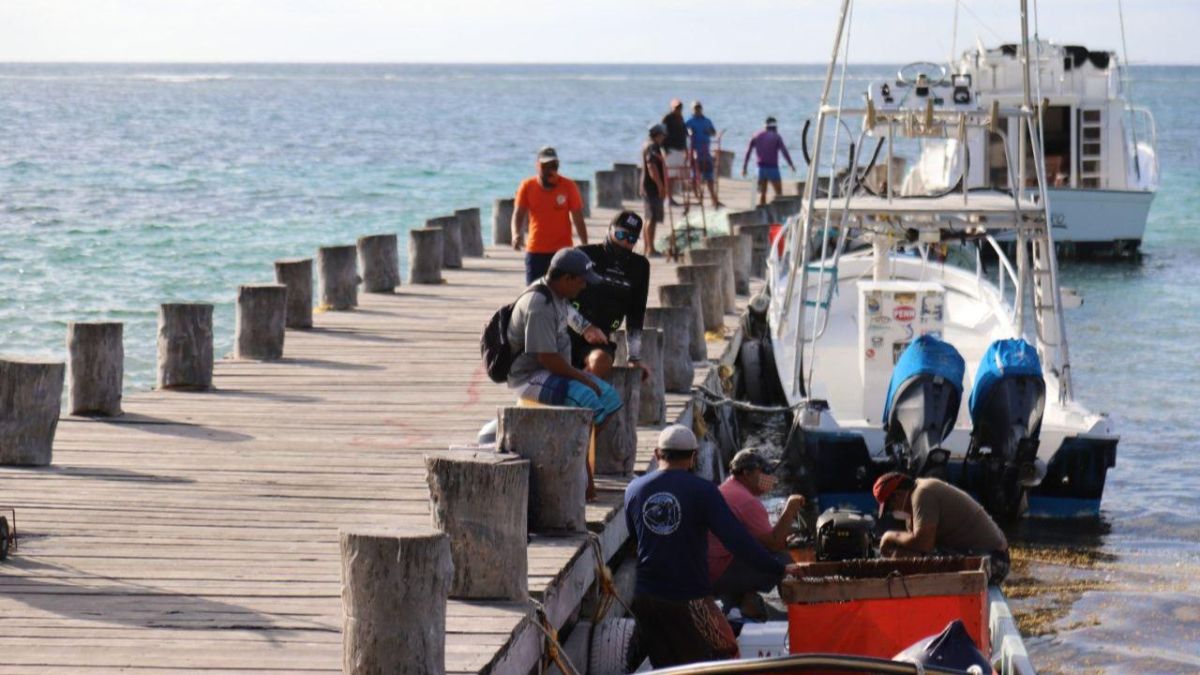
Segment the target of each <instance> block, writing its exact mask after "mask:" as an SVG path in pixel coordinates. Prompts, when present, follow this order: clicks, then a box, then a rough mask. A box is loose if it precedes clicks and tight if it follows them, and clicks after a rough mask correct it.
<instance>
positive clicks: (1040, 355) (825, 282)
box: [768, 41, 1153, 518]
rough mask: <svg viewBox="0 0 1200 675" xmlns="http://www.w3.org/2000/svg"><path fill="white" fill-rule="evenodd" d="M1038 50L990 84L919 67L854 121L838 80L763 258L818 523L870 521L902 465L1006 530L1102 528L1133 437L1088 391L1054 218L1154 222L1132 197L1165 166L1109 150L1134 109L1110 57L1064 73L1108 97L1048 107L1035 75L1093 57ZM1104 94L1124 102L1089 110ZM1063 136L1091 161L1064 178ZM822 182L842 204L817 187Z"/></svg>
mask: <svg viewBox="0 0 1200 675" xmlns="http://www.w3.org/2000/svg"><path fill="white" fill-rule="evenodd" d="M1026 44H1028V45H1030V48H1029V58H1028V59H1025V58H1023V57H1024V56H1025V54H1024V50H1023V49H1021V48H1016V51H1015V52H1014V54H1013V55H1012V56H1009V55H1006V53H1005V52H1006V51H1009V50H1006V49H1002V50H996V51H995V52H983V51H981V52H979V54H978V55H977V56H978V58H970V59H968V60H969V61H970V62H971V64H972V66H973V67H974V71H973V73H967V74H958V75H953V76H947V75H946V72H945V68H944V67H942V66H940V65H937V64H932V63H916V64H910V65H909V66H906V67H904V68H902V69H901V70H900V72H899V73H898V75H897V78H896V79H895V80H894V81H888V82H878V83H874V84H872V85H871V86H870V88H869V89H868V91H866V92H864V94H865V97H864V98H863V99H859V100H863V104H859V105H835V104H832V103H830V100H831V96H830V91H829V89H830V84H831V82H830V81H827V83H826V87H825V91H824V93H823V96H822V103H821V107H820V109H819V111H818V115H817V118H816V122H815V128H816V130H817V131H816V140H815V148H816V151H815V152H814V153H813V157H814V161H812V162H811V164H810V167H809V177H808V181H807V182H806V184H807V185H808V186H810V187H809V188H808V189H807V191H806V193H805V195H804V198H803V203H802V208H801V211H800V213H799V214H798V215H797V216H795V217H793V218H792V219H791V220H790V221H789V222H788V223H787V224H786V225H785V228H784V230H783V237H784V239H783V241H782V243H781V244H780V245H778V246H773V247H772V248H771V254H770V258H769V260H768V270H769V271H768V282H769V292H770V296H771V298H770V299H771V302H770V308H769V310H768V320H769V323H770V326H771V351H772V352H773V357H774V363H775V368H776V370H777V372H778V376H779V383H780V384H781V385H782V390H783V392H784V395H785V397H786V398H787V401H788V403H789V404H791V405H793V406H795V407H797V408H798V409H799V410H800V412H801V414H798V415H797V416H796V419H797V422H796V428H795V430H794V433H793V435H792V439H791V440H790V441H789V447H788V449H787V453H788V456H789V459H790V460H791V461H793V462H795V463H797V464H798V465H800V466H801V467H803V468H802V471H803V472H804V473H805V474H806V475H807V476H808V478H809V479H810V480H811V481H812V484H813V487H814V490H815V491H816V492H817V493H818V495H819V497H820V499H821V504H822V507H824V506H826V505H833V504H843V503H854V504H857V505H859V506H861V507H864V508H869V507H870V506H871V504H872V501H871V496H870V487H871V483H872V481H873V480H874V478H875V476H877V475H879V474H880V473H882V472H883V471H886V470H889V469H891V468H897V467H898V468H900V469H902V470H906V471H909V472H910V473H912V474H914V475H928V474H933V475H941V476H944V477H947V478H948V479H950V480H953V481H957V482H958V483H959V484H960V485H962V486H963V487H965V488H966V489H968V490H970V491H971V492H973V493H974V494H976V495H977V497H979V498H980V500H981V501H982V502H983V503H984V505H985V506H987V507H988V509H989V510H990V511H991V512H992V513H993V514H995V515H997V516H1000V517H1004V518H1013V517H1016V516H1018V515H1022V514H1025V515H1034V516H1053V517H1062V516H1094V515H1096V514H1097V513H1098V511H1099V506H1100V499H1101V495H1102V492H1103V488H1104V482H1105V478H1106V475H1107V471H1108V469H1109V468H1110V467H1112V466H1113V465H1114V463H1115V460H1116V446H1117V442H1118V438H1117V436H1116V435H1115V434H1114V433H1113V431H1112V429H1111V425H1110V423H1109V420H1108V418H1107V417H1105V416H1103V415H1099V414H1096V413H1093V412H1090V411H1088V410H1086V409H1085V408H1084V407H1083V406H1081V405H1080V404H1079V403H1078V402H1077V401H1076V400H1075V399H1074V396H1073V392H1072V385H1071V365H1070V353H1069V347H1068V340H1067V334H1066V330H1065V326H1064V315H1063V307H1064V298H1063V292H1062V291H1061V290H1060V289H1059V286H1058V271H1057V260H1056V256H1055V241H1056V240H1057V239H1058V237H1059V230H1060V229H1061V228H1060V227H1055V226H1053V225H1054V224H1055V223H1056V221H1057V220H1058V219H1059V215H1058V214H1060V212H1059V211H1056V210H1055V209H1056V208H1058V206H1057V204H1060V203H1061V204H1085V203H1092V202H1088V200H1089V199H1098V198H1105V199H1107V198H1108V197H1109V196H1113V198H1114V199H1116V198H1120V199H1127V200H1128V201H1129V202H1130V203H1140V204H1142V206H1140V207H1137V208H1134V207H1130V209H1129V211H1130V212H1137V213H1134V214H1133V215H1134V216H1136V218H1134V219H1135V220H1136V219H1137V218H1140V219H1141V220H1142V221H1144V218H1145V208H1146V207H1147V206H1148V204H1149V199H1150V197H1151V195H1152V193H1151V192H1149V191H1145V190H1141V191H1139V190H1137V189H1132V188H1135V187H1136V185H1132V186H1130V185H1127V182H1129V181H1133V182H1135V183H1136V180H1137V171H1138V169H1137V166H1135V165H1140V164H1141V162H1146V163H1147V166H1146V167H1145V168H1144V169H1143V170H1142V171H1143V175H1144V176H1148V175H1149V173H1150V172H1151V171H1152V170H1153V169H1152V166H1153V165H1152V162H1151V161H1150V160H1152V158H1153V152H1152V151H1148V152H1142V153H1140V154H1138V153H1134V154H1126V152H1127V151H1130V152H1132V151H1131V150H1130V148H1129V147H1128V146H1127V145H1126V144H1124V143H1118V142H1113V143H1112V144H1111V145H1110V144H1108V141H1107V140H1106V139H1109V140H1114V139H1112V138H1110V136H1112V135H1113V134H1118V135H1117V137H1116V138H1117V139H1119V129H1120V127H1119V126H1103V125H1104V124H1105V123H1106V120H1107V119H1109V116H1110V115H1112V114H1115V112H1116V111H1119V110H1121V109H1122V108H1121V107H1120V106H1123V104H1118V103H1116V102H1113V101H1115V99H1114V98H1113V96H1111V95H1108V94H1111V93H1112V92H1113V91H1114V90H1113V89H1112V87H1114V86H1115V84H1114V82H1115V81H1114V80H1113V79H1111V76H1110V75H1104V74H1103V73H1108V72H1109V71H1110V69H1111V58H1109V60H1108V61H1102V60H1100V59H1096V61H1092V60H1090V57H1089V58H1085V59H1084V61H1086V65H1080V66H1078V67H1076V66H1074V65H1073V66H1072V70H1071V71H1069V72H1072V73H1076V72H1078V73H1083V75H1081V77H1080V78H1079V79H1078V80H1071V81H1072V82H1078V83H1079V84H1078V86H1079V87H1081V88H1083V89H1086V88H1087V87H1089V86H1092V84H1091V83H1094V82H1100V83H1102V85H1103V88H1102V90H1101V91H1100V92H1091V94H1092V95H1091V96H1088V97H1085V96H1082V95H1078V96H1074V95H1072V96H1073V97H1068V96H1067V94H1065V93H1064V92H1066V91H1067V90H1068V89H1072V90H1073V87H1075V86H1076V85H1075V84H1070V85H1068V84H1067V83H1065V82H1063V83H1060V86H1058V87H1057V88H1054V87H1047V86H1044V85H1043V86H1042V87H1041V91H1042V94H1043V96H1042V97H1041V98H1036V97H1035V91H1036V90H1037V88H1038V87H1037V86H1036V83H1035V78H1034V76H1033V75H1032V70H1033V69H1034V68H1035V66H1036V65H1037V64H1043V65H1045V66H1046V67H1047V68H1049V64H1050V62H1052V61H1055V60H1057V66H1056V67H1057V68H1058V69H1059V71H1061V69H1062V68H1063V67H1064V65H1065V64H1064V62H1063V59H1065V58H1069V59H1072V63H1073V64H1074V59H1075V58H1076V55H1078V54H1080V53H1079V52H1073V51H1070V50H1066V51H1055V52H1054V53H1055V54H1059V55H1060V56H1059V57H1051V56H1048V55H1047V54H1046V52H1047V51H1049V49H1050V45H1046V44H1035V43H1033V42H1032V41H1030V42H1027V43H1026ZM1039 54H1041V55H1040V56H1039ZM1010 65H1011V70H1010V68H1009V66H1010ZM1025 65H1027V66H1028V68H1026V67H1024V66H1025ZM1089 71H1090V72H1089ZM833 73H834V68H833V67H832V66H831V68H830V78H831V79H832V75H833ZM1093 75H1095V78H1096V79H1093V77H1092V76H1093ZM983 81H986V87H985V86H984V83H983ZM976 85H979V87H980V88H977V86H976ZM1095 86H1100V85H1095ZM985 89H987V90H990V91H992V92H993V93H992V94H988V95H985V94H984V93H983V92H984V90H985ZM1013 89H1016V90H1017V91H1018V92H1019V93H1018V94H1012V95H1010V94H1007V93H1003V94H1002V93H1000V92H1008V91H1010V90H1013ZM1081 91H1082V89H1081ZM852 94H857V92H847V94H846V100H852V99H851V96H852ZM1100 94H1105V95H1108V98H1109V99H1112V100H1111V101H1110V103H1108V104H1106V105H1104V106H1098V107H1090V105H1089V104H1087V103H1086V101H1088V100H1093V99H1095V98H1096V97H1098V96H1099V95H1100ZM1056 97H1058V98H1056ZM1047 100H1048V105H1047ZM1039 101H1040V104H1039ZM1068 104H1069V105H1068ZM1050 120H1055V121H1050ZM1060 122H1061V123H1062V124H1059V123H1060ZM1093 122H1096V123H1098V124H1100V125H1102V126H1101V127H1100V129H1101V130H1100V132H1099V140H1098V141H1097V140H1096V139H1095V138H1094V135H1093V134H1092V133H1091V132H1089V131H1088V129H1091V128H1092V127H1088V126H1086V125H1088V124H1091V123H1093ZM1063 125H1065V127H1064V126H1063ZM1060 127H1061V128H1060ZM1047 128H1052V129H1054V130H1055V133H1050V132H1049V131H1047V130H1046V129H1047ZM1057 131H1063V132H1064V133H1066V134H1067V135H1066V136H1061V137H1060V136H1057V135H1056V133H1057ZM1063 138H1066V139H1067V142H1068V144H1069V145H1068V150H1069V149H1074V148H1078V149H1079V150H1080V152H1072V153H1069V154H1068V157H1067V162H1066V164H1063V163H1058V164H1053V163H1050V162H1047V161H1046V158H1047V157H1048V156H1050V155H1051V154H1052V153H1051V152H1047V151H1045V150H1043V149H1042V148H1043V147H1048V148H1052V149H1053V150H1054V151H1055V152H1058V151H1061V150H1062V148H1061V147H1060V146H1061V141H1062V139H1063ZM1043 139H1045V140H1044V142H1045V146H1043ZM1051 139H1054V145H1053V146H1052V145H1051ZM1149 140H1150V142H1151V143H1152V141H1153V139H1152V138H1151V139H1149ZM850 143H853V144H854V146H855V147H857V148H860V150H859V151H857V152H854V151H851V152H849V153H847V152H846V151H845V147H844V146H847V145H849V144H850ZM839 145H841V146H843V147H838V146H839ZM1093 146H1097V147H1093ZM906 153H907V154H906ZM979 157H983V158H984V161H979V160H978V159H977V158H979ZM1093 157H1096V158H1098V159H1091V158H1093ZM1135 157H1141V158H1142V159H1141V162H1135V161H1134V158H1135ZM1106 159H1111V160H1112V161H1111V162H1108V163H1106V161H1105V160H1106ZM1118 164H1119V166H1117V165H1118ZM1076 166H1078V169H1077V170H1076V169H1073V168H1071V167H1076ZM1064 167H1066V168H1065V169H1064ZM906 168H907V170H906ZM1063 170H1066V171H1068V175H1067V177H1066V178H1063V177H1062V176H1061V173H1060V172H1061V171H1063ZM822 175H824V176H829V175H833V176H837V177H838V179H837V180H836V181H835V182H836V183H837V185H836V186H835V189H833V190H830V191H825V192H824V193H822V192H821V191H820V190H819V189H818V188H815V186H817V185H818V184H819V183H821V181H820V180H819V178H820V177H821V176H822ZM825 183H826V184H828V181H827V180H826V181H825ZM1055 184H1062V185H1060V187H1059V188H1053V187H1052V186H1053V185H1055ZM1117 184H1119V185H1120V186H1122V187H1130V188H1131V189H1128V190H1124V191H1121V192H1116V191H1113V190H1112V188H1114V187H1116V186H1117ZM1076 186H1078V187H1076ZM1057 193H1065V194H1069V195H1078V200H1077V201H1075V202H1072V201H1071V200H1070V199H1068V198H1062V199H1061V201H1059V202H1056V201H1055V200H1056V199H1057V197H1055V196H1054V195H1055V194H1057ZM1089 195H1090V196H1089ZM1138 200H1141V201H1138ZM1097 203H1098V202H1097ZM1072 208H1076V207H1072ZM1079 208H1083V207H1079ZM1087 208H1093V207H1090V206H1089V207H1087ZM1095 208H1097V210H1099V211H1100V212H1104V211H1105V210H1106V209H1107V210H1109V211H1112V212H1115V213H1123V211H1121V210H1120V209H1115V208H1109V207H1100V206H1097V207H1095ZM1139 209H1140V210H1139ZM1069 213H1073V212H1069ZM1138 214H1140V215H1138ZM1122 218H1124V217H1123V216H1122ZM1073 222H1074V221H1072V223H1073ZM1080 224H1082V223H1080ZM1126 225H1128V223H1125V224H1124V225H1121V226H1122V227H1124V226H1126ZM1116 228H1117V224H1113V225H1112V226H1111V227H1110V228H1109V229H1107V230H1106V232H1109V233H1110V234H1108V235H1105V236H1108V237H1109V238H1110V239H1111V238H1113V237H1114V236H1115V235H1113V234H1111V233H1113V232H1117V231H1118V230H1117V229H1116ZM1068 229H1069V232H1070V233H1072V234H1075V235H1076V236H1082V235H1081V234H1080V233H1081V230H1077V229H1071V228H1068ZM1135 229H1137V231H1138V234H1137V237H1135V238H1134V239H1136V238H1140V225H1138V226H1137V227H1136V228H1135ZM1129 232H1132V230H1129ZM1089 236H1091V235H1089ZM1121 236H1122V237H1123V236H1124V235H1121ZM1005 241H1006V242H1011V243H1010V244H1009V245H1008V246H1007V247H1006V246H1004V245H1003V244H1002V243H1001V242H1005ZM1006 249H1007V250H1009V251H1012V253H1013V256H1012V257H1013V259H1012V260H1011V261H1010V260H1009V257H1008V256H1007V255H1006ZM984 252H987V253H994V254H995V257H996V260H997V262H993V263H991V264H990V266H991V269H988V267H989V263H988V262H987V261H988V259H989V258H990V256H985V255H982V253H984ZM1067 299H1068V301H1070V298H1069V297H1068V298H1067Z"/></svg>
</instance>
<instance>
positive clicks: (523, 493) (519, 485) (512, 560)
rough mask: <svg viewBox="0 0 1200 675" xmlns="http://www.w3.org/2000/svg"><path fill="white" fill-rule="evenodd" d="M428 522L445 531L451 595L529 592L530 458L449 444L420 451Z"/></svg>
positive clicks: (520, 595)
mask: <svg viewBox="0 0 1200 675" xmlns="http://www.w3.org/2000/svg"><path fill="white" fill-rule="evenodd" d="M425 480H426V482H427V483H428V484H429V506H430V511H432V513H433V526H434V527H435V528H437V529H439V530H442V531H444V532H445V533H446V534H448V535H449V536H450V555H451V557H452V559H453V561H454V578H453V581H452V582H451V584H450V597H452V598H463V599H475V600H478V599H503V600H524V599H526V598H527V597H528V596H529V576H528V575H529V572H528V556H527V555H526V551H525V549H526V547H527V546H528V541H529V536H528V535H529V524H528V514H529V461H528V460H524V459H519V458H517V456H516V455H510V454H508V453H495V452H479V451H474V450H450V451H448V452H440V453H435V454H429V455H426V456H425Z"/></svg>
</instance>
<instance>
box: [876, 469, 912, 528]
mask: <svg viewBox="0 0 1200 675" xmlns="http://www.w3.org/2000/svg"><path fill="white" fill-rule="evenodd" d="M906 480H910V479H909V477H908V476H906V475H904V474H902V473H900V472H899V471H889V472H888V473H885V474H883V475H882V476H880V477H879V478H876V479H875V487H873V488H871V494H873V495H875V501H877V502H879V517H880V518H882V517H883V510H884V509H885V508H887V503H888V499H891V497H892V494H893V493H895V492H896V488H899V487H900V486H901V485H902V484H903V483H904V481H906Z"/></svg>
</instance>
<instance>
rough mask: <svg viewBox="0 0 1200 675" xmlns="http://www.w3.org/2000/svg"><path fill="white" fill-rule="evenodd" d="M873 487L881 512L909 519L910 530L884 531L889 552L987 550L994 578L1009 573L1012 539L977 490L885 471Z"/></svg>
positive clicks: (997, 579) (976, 552)
mask: <svg viewBox="0 0 1200 675" xmlns="http://www.w3.org/2000/svg"><path fill="white" fill-rule="evenodd" d="M872 492H873V493H874V494H875V500H876V501H877V502H879V515H880V517H882V516H883V514H885V513H887V512H889V511H890V512H891V513H892V515H893V517H895V518H896V519H897V520H902V521H904V522H906V523H907V527H906V529H904V530H892V531H889V532H886V533H884V535H883V538H882V539H881V540H880V542H879V552H880V553H882V554H883V555H885V556H888V557H903V556H913V555H933V554H943V555H947V554H948V555H986V556H988V557H989V558H990V559H991V560H990V562H991V570H992V571H991V576H990V578H989V579H988V582H989V583H991V584H993V585H995V584H999V583H1000V582H1001V581H1003V580H1004V577H1006V576H1007V575H1008V566H1009V557H1008V540H1007V539H1005V538H1004V533H1003V532H1001V531H1000V527H999V526H998V525H996V521H994V520H992V517H991V516H989V515H988V513H987V511H985V510H984V509H983V507H982V506H980V504H979V502H977V501H975V500H974V499H972V498H971V495H969V494H967V493H966V492H963V491H962V490H960V489H958V488H957V487H955V486H953V485H951V484H949V483H947V482H945V481H942V480H938V479H937V478H917V479H915V480H914V479H912V478H909V477H908V476H906V475H904V474H902V473H899V472H896V471H893V472H891V473H886V474H884V475H882V476H880V477H879V479H878V480H876V481H875V487H874V489H873V490H872Z"/></svg>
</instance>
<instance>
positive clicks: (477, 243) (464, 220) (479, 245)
mask: <svg viewBox="0 0 1200 675" xmlns="http://www.w3.org/2000/svg"><path fill="white" fill-rule="evenodd" d="M454 216H455V217H456V218H458V222H459V223H460V224H461V225H460V227H461V228H462V254H463V257H464V258H482V257H483V223H482V221H481V219H480V215H479V207H478V206H472V207H469V208H465V209H457V210H456V211H455V212H454Z"/></svg>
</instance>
